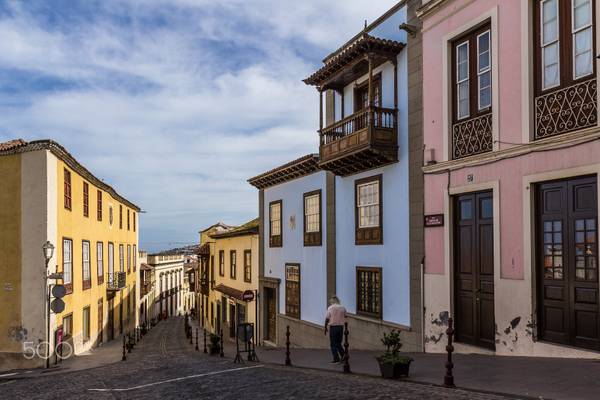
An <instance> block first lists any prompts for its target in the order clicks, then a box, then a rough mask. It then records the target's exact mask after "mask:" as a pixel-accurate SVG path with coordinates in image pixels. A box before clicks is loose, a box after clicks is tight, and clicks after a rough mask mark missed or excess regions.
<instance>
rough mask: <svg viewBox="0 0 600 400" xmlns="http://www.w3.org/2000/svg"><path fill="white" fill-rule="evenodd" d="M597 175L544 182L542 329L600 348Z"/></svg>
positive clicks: (539, 244) (540, 210)
mask: <svg viewBox="0 0 600 400" xmlns="http://www.w3.org/2000/svg"><path fill="white" fill-rule="evenodd" d="M597 204H598V202H597V183H596V178H595V177H584V178H576V179H570V180H563V181H554V182H546V183H542V184H540V185H538V187H537V196H536V206H537V230H536V248H537V276H538V280H537V282H538V290H537V292H538V301H539V304H538V307H537V309H538V324H539V329H538V334H539V337H540V339H542V340H547V341H550V342H556V343H561V344H567V345H572V346H579V347H585V348H591V349H600V334H599V333H600V325H599V323H600V321H599V318H598V311H599V307H598V254H597V246H598V242H597V234H596V233H597V219H598V206H597Z"/></svg>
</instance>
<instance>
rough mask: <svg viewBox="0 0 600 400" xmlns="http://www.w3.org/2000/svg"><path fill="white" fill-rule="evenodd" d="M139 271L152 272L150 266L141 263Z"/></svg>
mask: <svg viewBox="0 0 600 400" xmlns="http://www.w3.org/2000/svg"><path fill="white" fill-rule="evenodd" d="M140 269H141V270H142V271H152V267H151V266H149V265H148V264H144V263H142V264H141V265H140Z"/></svg>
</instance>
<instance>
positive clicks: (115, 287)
mask: <svg viewBox="0 0 600 400" xmlns="http://www.w3.org/2000/svg"><path fill="white" fill-rule="evenodd" d="M106 277H107V280H106V291H107V292H116V291H119V290H121V289H123V288H125V286H126V284H127V275H126V273H125V272H113V273H110V272H109V273H108V274H107V276H106Z"/></svg>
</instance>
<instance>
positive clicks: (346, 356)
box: [344, 322, 350, 374]
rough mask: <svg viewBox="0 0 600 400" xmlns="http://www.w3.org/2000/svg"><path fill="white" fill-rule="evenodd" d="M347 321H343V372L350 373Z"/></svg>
mask: <svg viewBox="0 0 600 400" xmlns="http://www.w3.org/2000/svg"><path fill="white" fill-rule="evenodd" d="M348 333H349V332H348V323H347V322H344V373H345V374H349V373H350V353H349V352H348V348H349V347H350V344H349V343H348Z"/></svg>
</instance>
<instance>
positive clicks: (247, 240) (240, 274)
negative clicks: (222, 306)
mask: <svg viewBox="0 0 600 400" xmlns="http://www.w3.org/2000/svg"><path fill="white" fill-rule="evenodd" d="M212 240H214V241H215V244H214V246H211V255H214V259H215V268H214V271H215V287H216V286H217V285H219V284H223V285H225V286H229V287H231V288H234V289H237V290H241V291H245V290H253V291H254V290H256V289H258V235H244V236H235V237H230V238H215V239H212ZM213 249H214V250H213ZM220 250H223V251H224V253H225V276H221V275H220V273H219V251H220ZM231 250H235V251H236V258H237V268H236V270H237V271H236V277H235V279H232V278H231V276H230V265H231V264H230V261H231V253H230V251H231ZM244 250H251V260H252V261H251V264H252V274H251V275H252V278H251V282H245V281H244ZM212 251H214V252H212ZM222 296H224V295H223V294H222V293H221V292H219V291H216V290H211V291H210V296H209V307H210V304H211V302H212V303H213V307H214V311H215V319H216V318H221V316H219V315H216V313H217V301H221V300H222ZM255 302H256V299H255V300H254V301H252V302H248V303H245V304H246V322H251V323H256V313H255ZM238 303H240V304H244V302H241V301H240V302H238ZM226 306H227V305H226ZM209 312H210V309H209ZM221 312H222V311H221ZM227 313H228V314H227V320H228V321H231V316H230V315H229V306H227ZM215 327H216V324H215ZM223 335H224V336H228V333H227V332H225V328H224V327H223Z"/></svg>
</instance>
